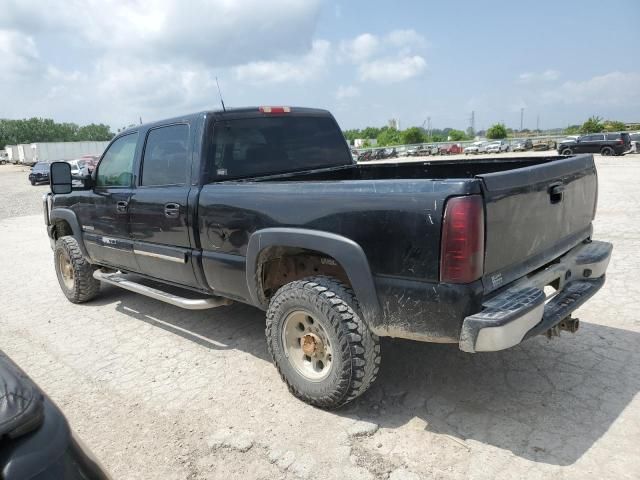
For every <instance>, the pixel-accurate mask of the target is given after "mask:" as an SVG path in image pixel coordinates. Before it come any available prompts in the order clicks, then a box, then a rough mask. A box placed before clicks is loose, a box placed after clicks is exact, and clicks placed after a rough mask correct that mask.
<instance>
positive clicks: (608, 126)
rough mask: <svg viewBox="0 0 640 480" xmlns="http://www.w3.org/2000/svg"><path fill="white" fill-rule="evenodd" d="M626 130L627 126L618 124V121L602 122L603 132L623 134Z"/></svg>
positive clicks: (621, 123)
mask: <svg viewBox="0 0 640 480" xmlns="http://www.w3.org/2000/svg"><path fill="white" fill-rule="evenodd" d="M626 129H627V126H626V125H625V124H624V122H620V121H618V120H605V122H604V131H605V132H624V131H625V130H626Z"/></svg>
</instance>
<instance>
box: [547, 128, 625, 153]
mask: <svg viewBox="0 0 640 480" xmlns="http://www.w3.org/2000/svg"><path fill="white" fill-rule="evenodd" d="M629 148H631V139H630V137H629V134H628V133H592V134H589V135H583V136H581V137H578V138H577V139H576V140H574V141H571V140H569V141H563V142H562V143H560V144H559V145H558V147H557V149H558V153H560V154H561V155H573V154H574V153H599V154H601V155H604V156H608V155H622V154H623V153H624V152H626V151H627V150H629Z"/></svg>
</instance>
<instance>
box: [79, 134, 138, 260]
mask: <svg viewBox="0 0 640 480" xmlns="http://www.w3.org/2000/svg"><path fill="white" fill-rule="evenodd" d="M137 141H138V133H137V132H133V133H130V134H127V135H123V136H122V137H120V138H118V139H116V140H115V141H114V142H113V143H111V145H110V146H109V148H108V150H107V151H106V152H105V154H104V155H103V157H102V160H101V161H100V164H99V165H98V171H97V172H96V186H95V187H94V189H93V191H91V192H87V194H86V195H84V196H83V198H82V199H81V201H80V207H79V208H78V210H77V212H78V217H79V218H78V220H79V222H80V225H81V227H82V232H83V237H84V242H85V246H86V248H87V251H88V253H89V256H90V257H91V258H92V260H93V261H94V262H96V263H99V264H103V265H109V266H113V267H117V268H120V269H123V270H131V271H137V270H138V267H137V264H136V260H135V257H134V255H133V242H132V241H131V238H130V236H129V202H130V200H131V195H132V193H133V189H132V183H133V165H134V159H135V155H136V149H137Z"/></svg>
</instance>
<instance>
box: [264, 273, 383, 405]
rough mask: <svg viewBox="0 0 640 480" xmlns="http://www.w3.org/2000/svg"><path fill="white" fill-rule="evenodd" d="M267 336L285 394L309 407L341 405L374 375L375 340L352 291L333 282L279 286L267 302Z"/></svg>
mask: <svg viewBox="0 0 640 480" xmlns="http://www.w3.org/2000/svg"><path fill="white" fill-rule="evenodd" d="M266 336H267V345H268V348H269V353H271V356H272V358H273V361H274V363H275V365H276V367H277V368H278V371H279V372H280V376H281V377H282V379H283V380H284V382H285V383H286V384H287V386H288V387H289V391H291V393H293V395H295V396H296V397H298V398H300V399H301V400H303V401H305V402H307V403H309V404H311V405H315V406H317V407H322V408H337V407H340V406H341V405H344V404H345V403H348V402H350V401H351V400H353V399H354V398H356V397H358V396H359V395H361V394H362V393H364V392H365V391H366V390H367V389H368V388H369V386H370V385H371V383H372V382H373V381H374V380H375V378H376V375H377V374H378V368H379V365H380V345H379V343H378V337H377V336H376V335H375V334H373V333H372V332H371V331H370V330H369V328H368V327H367V325H366V324H365V323H364V322H363V321H362V318H361V314H360V312H359V307H358V303H357V300H356V298H355V296H354V294H353V292H352V291H351V289H349V288H348V287H346V286H345V285H343V284H341V283H340V282H338V281H337V280H334V279H333V278H329V277H312V278H308V279H304V280H297V281H294V282H291V283H288V284H287V285H285V286H283V287H282V288H280V289H279V290H278V291H277V292H276V294H275V295H274V296H273V297H272V299H271V302H270V303H269V309H268V310H267V326H266Z"/></svg>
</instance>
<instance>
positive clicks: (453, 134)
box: [449, 130, 467, 142]
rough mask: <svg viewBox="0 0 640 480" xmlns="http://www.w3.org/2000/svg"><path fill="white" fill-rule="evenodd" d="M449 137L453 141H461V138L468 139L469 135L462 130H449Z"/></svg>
mask: <svg viewBox="0 0 640 480" xmlns="http://www.w3.org/2000/svg"><path fill="white" fill-rule="evenodd" d="M449 138H450V139H451V140H452V141H453V142H459V141H460V140H466V139H467V135H466V134H465V133H464V132H463V131H462V130H449Z"/></svg>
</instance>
